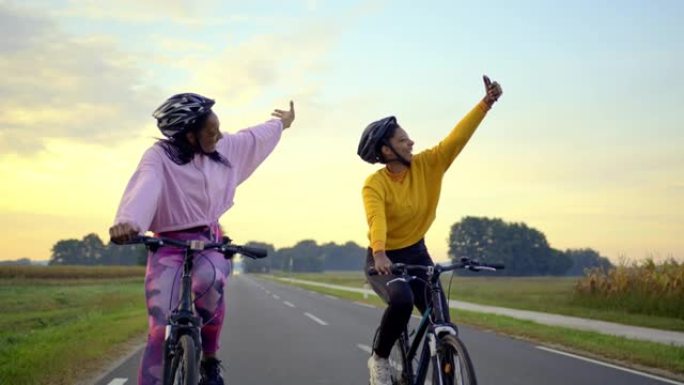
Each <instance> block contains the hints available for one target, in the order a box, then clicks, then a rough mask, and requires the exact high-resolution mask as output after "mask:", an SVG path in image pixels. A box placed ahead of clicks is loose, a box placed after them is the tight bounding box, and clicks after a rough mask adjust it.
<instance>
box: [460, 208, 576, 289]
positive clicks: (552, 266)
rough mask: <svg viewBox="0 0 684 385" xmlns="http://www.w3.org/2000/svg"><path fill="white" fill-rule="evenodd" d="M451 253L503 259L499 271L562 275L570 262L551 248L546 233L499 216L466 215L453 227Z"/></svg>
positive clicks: (487, 259) (501, 272)
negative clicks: (502, 267)
mask: <svg viewBox="0 0 684 385" xmlns="http://www.w3.org/2000/svg"><path fill="white" fill-rule="evenodd" d="M449 256H450V257H451V258H452V259H454V260H458V258H460V257H469V258H475V259H478V260H481V261H487V262H497V263H503V264H504V265H505V266H506V268H505V270H501V271H499V272H497V273H496V274H497V275H513V276H524V275H562V274H564V273H565V271H566V270H567V269H568V268H569V267H570V266H571V263H570V261H569V259H568V258H567V256H565V255H564V254H563V253H561V252H559V251H557V250H554V249H552V248H551V247H550V246H549V243H548V242H547V240H546V236H545V235H544V234H543V233H542V232H541V231H539V230H537V229H534V228H531V227H529V226H527V225H526V224H525V223H507V222H504V221H503V220H501V219H498V218H493V219H490V218H486V217H465V218H463V219H462V220H461V221H460V222H457V223H455V224H454V225H452V227H451V232H450V234H449Z"/></svg>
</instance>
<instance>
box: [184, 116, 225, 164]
mask: <svg viewBox="0 0 684 385" xmlns="http://www.w3.org/2000/svg"><path fill="white" fill-rule="evenodd" d="M219 126H220V123H219V120H218V116H216V114H214V113H213V112H211V113H209V116H207V119H206V121H205V122H204V125H202V128H200V130H199V131H197V133H196V134H195V133H188V140H189V141H190V143H192V144H193V145H196V146H199V149H201V150H202V152H204V153H206V154H209V153H212V152H214V151H216V143H218V141H219V139H221V138H223V135H222V134H221V131H219Z"/></svg>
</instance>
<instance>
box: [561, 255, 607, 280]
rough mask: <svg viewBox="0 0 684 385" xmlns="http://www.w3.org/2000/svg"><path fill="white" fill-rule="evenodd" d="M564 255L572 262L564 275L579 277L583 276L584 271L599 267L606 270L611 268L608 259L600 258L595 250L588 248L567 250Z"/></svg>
mask: <svg viewBox="0 0 684 385" xmlns="http://www.w3.org/2000/svg"><path fill="white" fill-rule="evenodd" d="M564 254H565V255H566V256H567V257H568V258H569V259H570V260H571V261H572V265H571V267H570V268H569V269H568V270H567V272H566V275H573V276H580V275H584V271H585V270H586V269H590V268H594V267H599V268H603V269H606V270H607V269H610V268H612V267H613V264H612V263H610V260H609V259H608V258H606V257H602V256H601V255H599V253H598V252H597V251H596V250H593V249H590V248H586V249H568V250H566V251H565V253H564Z"/></svg>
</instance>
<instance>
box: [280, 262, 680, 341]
mask: <svg viewBox="0 0 684 385" xmlns="http://www.w3.org/2000/svg"><path fill="white" fill-rule="evenodd" d="M276 276H288V277H292V278H297V279H304V280H312V281H318V282H325V283H329V284H335V285H344V286H352V287H359V288H360V287H363V285H364V283H365V282H366V281H365V278H364V276H363V274H362V273H360V272H344V273H324V274H310V273H309V274H306V273H302V274H276ZM576 282H577V278H573V277H567V278H566V277H560V278H559V277H520V278H509V277H460V276H455V277H454V279H453V281H452V283H451V296H450V298H451V299H456V300H460V301H467V302H473V303H478V304H482V305H492V306H502V307H509V308H513V309H522V310H533V311H541V312H545V313H554V314H563V315H570V316H575V317H582V318H591V319H597V320H602V321H609V322H619V323H623V324H628V325H635V326H643V327H651V328H656V329H665V330H675V331H684V320H683V319H680V318H674V317H663V316H656V315H649V314H638V313H630V312H627V311H622V310H618V309H615V308H613V307H607V306H606V307H603V306H601V304H600V303H595V302H590V301H588V300H587V299H585V298H582V297H580V296H576V295H575V291H574V288H575V284H576ZM442 283H443V286H444V290H445V291H446V290H447V288H448V285H449V277H446V278H445V279H444V280H443V281H442Z"/></svg>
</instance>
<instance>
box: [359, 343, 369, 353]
mask: <svg viewBox="0 0 684 385" xmlns="http://www.w3.org/2000/svg"><path fill="white" fill-rule="evenodd" d="M356 347H357V348H359V349H361V350H363V351H364V352H366V353H368V354H372V353H373V349H371V347H370V346H368V345H363V344H356Z"/></svg>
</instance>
